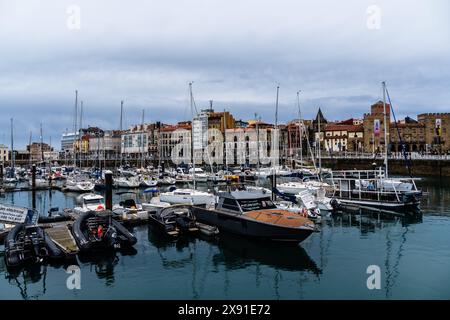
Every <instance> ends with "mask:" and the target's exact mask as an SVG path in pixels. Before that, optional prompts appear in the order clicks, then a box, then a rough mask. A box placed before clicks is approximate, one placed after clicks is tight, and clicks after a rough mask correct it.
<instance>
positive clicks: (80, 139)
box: [78, 100, 83, 168]
mask: <svg viewBox="0 0 450 320" xmlns="http://www.w3.org/2000/svg"><path fill="white" fill-rule="evenodd" d="M81 129H83V100H81V101H80V130H81ZM78 139H79V141H80V142H79V146H80V168H81V167H82V162H81V161H82V155H83V139H82V137H81V134H80V136H79V137H78Z"/></svg>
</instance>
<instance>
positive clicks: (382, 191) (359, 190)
mask: <svg viewBox="0 0 450 320" xmlns="http://www.w3.org/2000/svg"><path fill="white" fill-rule="evenodd" d="M334 181H335V189H334V193H333V196H336V195H337V194H338V195H339V197H340V198H348V199H353V200H364V199H367V198H369V199H371V200H377V201H386V200H388V201H389V200H390V201H392V200H393V199H395V200H396V201H397V202H400V201H401V200H400V194H401V192H400V191H399V190H397V188H396V187H395V185H392V191H390V190H386V188H385V186H383V179H377V178H372V179H364V178H363V179H359V178H335V179H334ZM357 181H358V184H357V183H356V182H357ZM362 181H365V182H367V183H368V184H369V185H372V187H373V188H374V190H369V189H365V188H363V186H362V184H363V183H362ZM336 185H337V188H336Z"/></svg>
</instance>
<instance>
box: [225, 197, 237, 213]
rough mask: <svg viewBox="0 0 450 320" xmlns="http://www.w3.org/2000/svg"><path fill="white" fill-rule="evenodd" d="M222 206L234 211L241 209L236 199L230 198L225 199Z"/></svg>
mask: <svg viewBox="0 0 450 320" xmlns="http://www.w3.org/2000/svg"><path fill="white" fill-rule="evenodd" d="M222 208H224V209H228V210H233V211H239V206H238V205H237V203H236V200H234V199H229V198H225V199H223V204H222Z"/></svg>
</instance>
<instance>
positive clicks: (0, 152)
mask: <svg viewBox="0 0 450 320" xmlns="http://www.w3.org/2000/svg"><path fill="white" fill-rule="evenodd" d="M0 161H1V162H2V163H5V162H8V161H9V148H8V147H7V146H5V145H4V144H0Z"/></svg>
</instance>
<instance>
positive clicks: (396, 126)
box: [385, 88, 412, 178]
mask: <svg viewBox="0 0 450 320" xmlns="http://www.w3.org/2000/svg"><path fill="white" fill-rule="evenodd" d="M386 96H387V98H388V102H389V105H390V107H391V111H392V116H393V117H394V123H395V128H396V129H397V135H398V139H399V141H400V146H401V148H402V154H403V157H404V158H405V162H406V167H407V168H408V174H409V176H410V177H411V178H412V172H411V166H412V162H411V155H410V156H409V157H408V154H407V153H406V146H405V143H404V142H403V140H402V136H401V134H400V129H399V128H398V125H397V118H396V117H395V112H394V108H393V107H392V103H391V97H390V96H389V91H388V89H387V88H386ZM385 125H386V124H385Z"/></svg>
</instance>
